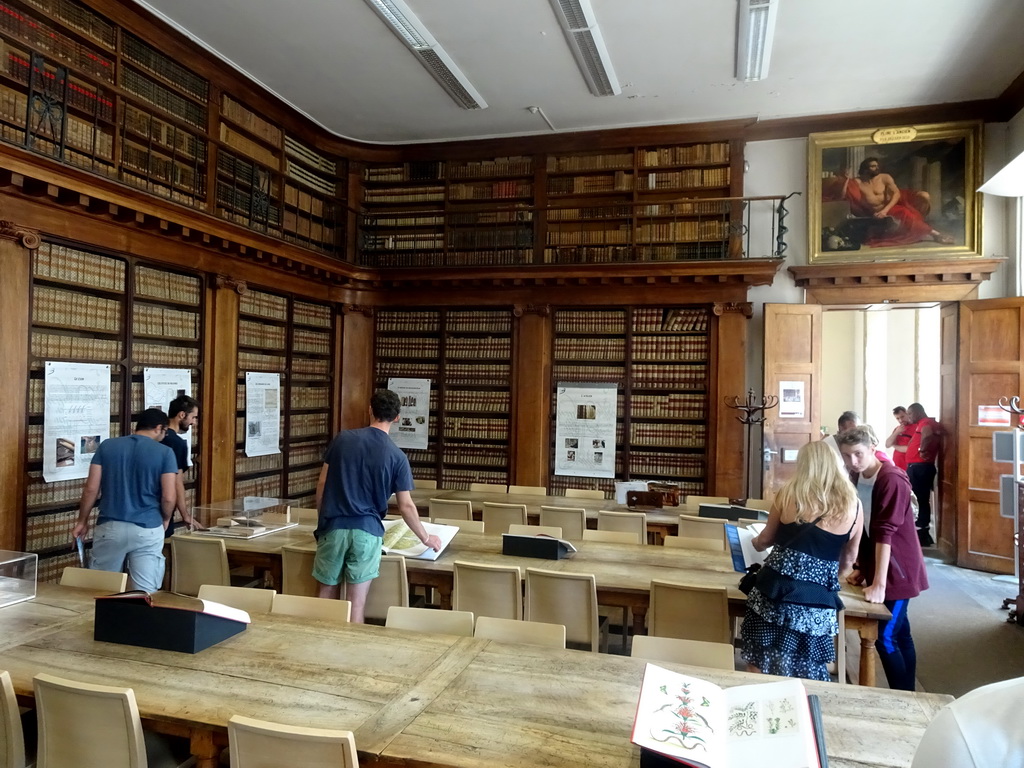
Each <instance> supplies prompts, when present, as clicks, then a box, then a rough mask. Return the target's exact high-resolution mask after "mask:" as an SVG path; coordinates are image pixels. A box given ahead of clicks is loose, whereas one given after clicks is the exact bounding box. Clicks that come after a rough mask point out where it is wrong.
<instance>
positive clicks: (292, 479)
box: [288, 467, 320, 496]
mask: <svg viewBox="0 0 1024 768" xmlns="http://www.w3.org/2000/svg"><path fill="white" fill-rule="evenodd" d="M319 477H320V467H308V468H306V469H296V470H292V471H290V472H289V473H288V495H289V496H294V495H296V494H299V493H309V492H310V491H312V490H314V489H315V488H316V482H317V480H318V479H319Z"/></svg>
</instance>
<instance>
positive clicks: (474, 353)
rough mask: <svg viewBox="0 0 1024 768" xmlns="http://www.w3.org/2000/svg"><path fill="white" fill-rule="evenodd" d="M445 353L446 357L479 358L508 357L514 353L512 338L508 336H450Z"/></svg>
mask: <svg viewBox="0 0 1024 768" xmlns="http://www.w3.org/2000/svg"><path fill="white" fill-rule="evenodd" d="M444 354H445V357H453V358H460V359H462V358H467V357H468V358H475V359H478V360H493V359H496V358H497V359H502V358H508V357H510V356H511V354H512V339H510V338H509V337H507V336H488V337H486V338H476V337H472V336H470V337H466V338H460V337H455V338H449V339H447V340H446V342H445V347H444Z"/></svg>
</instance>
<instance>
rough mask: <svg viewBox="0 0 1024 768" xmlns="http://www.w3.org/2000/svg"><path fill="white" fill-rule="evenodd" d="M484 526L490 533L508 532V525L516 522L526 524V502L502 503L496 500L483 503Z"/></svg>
mask: <svg viewBox="0 0 1024 768" xmlns="http://www.w3.org/2000/svg"><path fill="white" fill-rule="evenodd" d="M483 509H484V511H483V521H484V527H485V528H486V529H487V532H488V533H490V534H496V533H508V527H509V526H510V525H513V524H515V523H518V524H519V525H526V523H527V520H526V505H525V504H501V503H499V502H495V501H485V502H484V503H483Z"/></svg>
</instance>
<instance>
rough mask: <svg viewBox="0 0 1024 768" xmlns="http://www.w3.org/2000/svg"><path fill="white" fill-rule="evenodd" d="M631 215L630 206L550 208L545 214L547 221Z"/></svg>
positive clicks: (621, 217) (627, 216)
mask: <svg viewBox="0 0 1024 768" xmlns="http://www.w3.org/2000/svg"><path fill="white" fill-rule="evenodd" d="M648 207H649V206H648ZM632 215H633V207H632V206H630V205H595V206H587V207H584V208H551V209H549V210H548V212H547V216H548V221H564V220H567V219H570V220H571V219H594V220H605V219H628V218H630V217H631V216H632Z"/></svg>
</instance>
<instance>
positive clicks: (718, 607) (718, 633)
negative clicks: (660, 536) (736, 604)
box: [647, 579, 732, 643]
mask: <svg viewBox="0 0 1024 768" xmlns="http://www.w3.org/2000/svg"><path fill="white" fill-rule="evenodd" d="M647 628H648V631H647V633H648V634H649V635H654V636H655V637H677V638H680V639H682V640H705V641H708V642H712V643H729V642H731V640H732V628H731V624H730V621H729V598H728V595H727V593H726V590H725V588H724V587H691V586H687V585H685V584H676V583H674V582H671V581H660V580H658V579H654V580H652V581H651V602H650V609H649V610H648V612H647Z"/></svg>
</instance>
